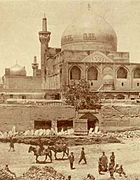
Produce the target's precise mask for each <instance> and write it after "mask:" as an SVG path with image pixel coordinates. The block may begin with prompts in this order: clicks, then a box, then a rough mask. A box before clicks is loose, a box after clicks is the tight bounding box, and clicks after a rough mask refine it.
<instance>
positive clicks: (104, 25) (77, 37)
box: [39, 9, 140, 99]
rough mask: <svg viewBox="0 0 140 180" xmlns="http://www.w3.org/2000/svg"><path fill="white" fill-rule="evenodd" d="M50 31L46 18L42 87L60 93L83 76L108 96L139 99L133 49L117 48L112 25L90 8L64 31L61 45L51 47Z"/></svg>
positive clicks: (139, 80) (42, 39)
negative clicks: (131, 52)
mask: <svg viewBox="0 0 140 180" xmlns="http://www.w3.org/2000/svg"><path fill="white" fill-rule="evenodd" d="M50 34H51V33H50V32H49V31H48V30H47V19H46V18H43V27H42V31H41V32H39V39H40V43H41V72H42V89H44V90H52V91H56V92H57V93H58V92H59V93H60V92H61V90H65V88H66V87H68V86H69V85H72V84H73V83H78V81H79V80H80V79H85V80H86V81H87V82H89V84H90V90H91V91H93V92H102V94H103V95H104V96H103V97H104V99H136V98H139V95H140V63H130V59H129V52H118V51H117V35H116V33H115V31H114V30H113V28H112V27H111V25H110V24H109V23H108V22H106V21H105V20H104V19H103V18H102V17H100V16H97V15H95V14H94V13H93V12H92V11H91V10H90V9H88V10H87V12H86V13H85V14H82V15H81V16H80V17H78V18H77V19H75V21H74V22H72V24H70V25H69V26H68V27H67V28H66V29H65V31H64V32H63V34H62V37H61V49H59V48H51V47H49V40H50Z"/></svg>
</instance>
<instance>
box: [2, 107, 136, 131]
mask: <svg viewBox="0 0 140 180" xmlns="http://www.w3.org/2000/svg"><path fill="white" fill-rule="evenodd" d="M95 115H96V114H95ZM97 115H98V116H97ZM97 115H96V117H97V118H98V120H99V126H100V128H101V129H111V128H113V127H115V128H116V129H117V128H120V127H121V128H126V127H138V126H140V106H139V105H125V106H121V105H112V106H111V105H104V106H102V109H101V111H100V112H99V114H97ZM74 119H75V110H74V108H72V107H70V106H64V105H62V106H59V105H55V106H54V105H44V106H43V105H0V131H9V130H11V129H12V127H13V126H16V129H17V130H18V131H24V130H28V129H34V121H52V123H51V126H53V128H54V126H56V125H57V121H61V120H74Z"/></svg>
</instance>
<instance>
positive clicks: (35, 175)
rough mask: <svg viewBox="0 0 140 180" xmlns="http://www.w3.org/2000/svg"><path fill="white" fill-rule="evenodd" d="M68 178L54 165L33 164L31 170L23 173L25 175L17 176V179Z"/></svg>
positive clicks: (61, 179) (57, 179) (49, 179)
mask: <svg viewBox="0 0 140 180" xmlns="http://www.w3.org/2000/svg"><path fill="white" fill-rule="evenodd" d="M45 179H47V180H66V178H65V176H63V175H62V174H60V173H58V172H57V171H56V170H55V169H54V168H52V167H48V166H45V167H42V168H40V167H38V166H31V167H30V168H29V170H28V171H27V172H26V173H25V174H23V176H21V177H19V178H17V179H16V180H45Z"/></svg>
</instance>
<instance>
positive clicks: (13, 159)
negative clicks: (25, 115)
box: [0, 139, 140, 180]
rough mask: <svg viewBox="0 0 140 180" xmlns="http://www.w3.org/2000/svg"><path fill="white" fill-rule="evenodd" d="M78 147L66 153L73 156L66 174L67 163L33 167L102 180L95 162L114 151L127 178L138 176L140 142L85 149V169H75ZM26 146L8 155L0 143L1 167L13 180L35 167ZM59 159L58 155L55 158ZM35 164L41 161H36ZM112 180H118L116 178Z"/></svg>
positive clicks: (79, 179) (5, 145) (75, 177)
mask: <svg viewBox="0 0 140 180" xmlns="http://www.w3.org/2000/svg"><path fill="white" fill-rule="evenodd" d="M81 147H82V146H74V147H70V151H73V152H74V155H75V163H74V166H75V168H76V169H74V170H70V168H69V162H68V160H57V161H56V160H54V158H53V163H46V164H37V165H39V166H45V165H48V166H52V167H54V168H55V169H56V170H57V171H59V172H60V173H63V174H64V175H65V176H68V175H71V176H72V180H82V179H83V178H84V177H86V175H87V174H88V173H91V174H93V175H94V176H95V178H96V179H98V180H101V179H106V178H108V177H109V174H108V173H106V174H105V175H98V171H97V168H98V158H99V157H100V155H101V154H102V152H103V151H105V152H106V155H107V156H108V157H109V156H110V154H111V152H112V151H114V152H115V155H116V162H117V163H118V164H123V166H124V169H125V172H126V173H127V175H132V174H135V175H136V176H137V175H139V176H140V155H139V152H140V139H133V140H132V139H129V140H127V141H126V140H125V143H122V144H97V145H95V144H94V145H86V146H84V147H85V152H86V157H87V162H88V164H87V165H84V164H80V165H78V160H79V156H80V151H81ZM28 148H29V145H24V144H15V149H16V151H15V152H8V149H9V143H0V162H1V166H2V167H4V166H5V164H9V168H10V169H11V170H12V171H14V172H15V173H16V175H17V176H20V175H22V174H23V173H24V172H26V171H27V169H28V168H29V167H30V166H31V165H35V164H36V163H35V157H34V155H33V153H28ZM58 157H61V154H58ZM39 160H43V157H40V159H39ZM116 179H121V178H119V177H117V178H116Z"/></svg>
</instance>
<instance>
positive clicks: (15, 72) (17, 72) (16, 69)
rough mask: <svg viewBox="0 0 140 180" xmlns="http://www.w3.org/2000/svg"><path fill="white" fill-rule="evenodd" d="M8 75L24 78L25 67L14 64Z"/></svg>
mask: <svg viewBox="0 0 140 180" xmlns="http://www.w3.org/2000/svg"><path fill="white" fill-rule="evenodd" d="M10 75H12V76H26V70H25V67H22V66H20V65H18V64H15V65H14V66H12V67H11V68H10Z"/></svg>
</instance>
